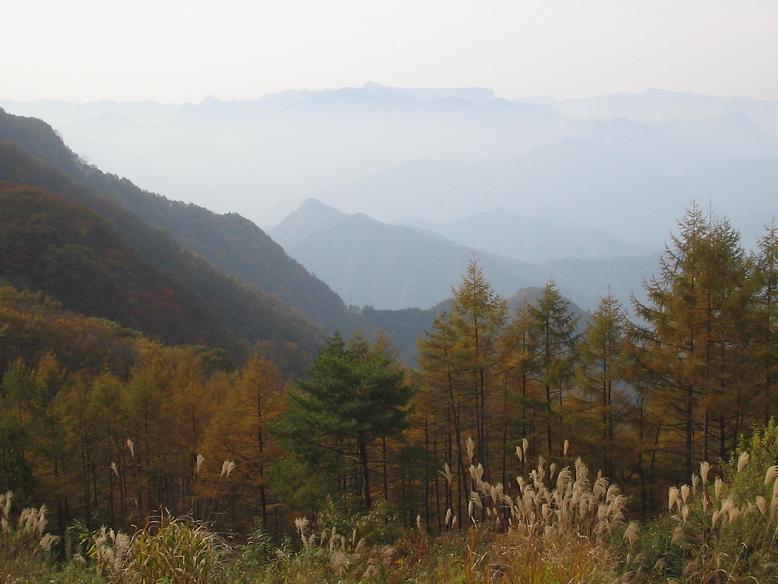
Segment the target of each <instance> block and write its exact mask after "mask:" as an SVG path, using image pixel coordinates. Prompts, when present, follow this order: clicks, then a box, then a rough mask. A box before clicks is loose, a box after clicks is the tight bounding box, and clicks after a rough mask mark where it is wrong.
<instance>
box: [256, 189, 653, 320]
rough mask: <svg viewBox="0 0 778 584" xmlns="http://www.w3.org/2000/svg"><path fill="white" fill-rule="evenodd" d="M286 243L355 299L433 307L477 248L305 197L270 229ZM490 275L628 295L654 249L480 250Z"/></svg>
mask: <svg viewBox="0 0 778 584" xmlns="http://www.w3.org/2000/svg"><path fill="white" fill-rule="evenodd" d="M271 235H272V236H273V238H274V239H276V240H277V241H278V242H279V243H281V245H282V246H283V247H284V249H285V250H286V251H287V252H288V253H289V254H290V255H292V257H295V258H297V259H298V260H299V261H300V262H301V263H302V264H303V265H305V266H306V267H307V268H308V269H309V270H311V271H312V272H314V273H316V274H317V275H318V276H319V277H321V278H322V279H323V280H325V281H326V282H328V283H329V284H330V286H332V287H333V288H334V289H335V290H336V291H337V292H338V293H339V294H340V295H341V296H342V297H343V298H344V299H345V300H346V302H348V303H350V304H355V305H367V306H371V307H373V308H376V309H403V308H412V307H421V308H424V307H430V306H433V305H434V304H436V303H437V302H439V300H440V298H446V297H448V296H449V294H450V290H451V287H452V286H454V285H456V284H457V283H458V282H459V280H460V278H461V274H462V272H463V270H464V268H465V266H466V265H467V262H468V261H469V260H470V258H472V257H473V254H474V253H475V250H473V249H472V248H467V247H464V246H461V245H457V244H456V243H454V242H452V241H450V240H447V239H445V238H444V237H442V236H440V235H437V234H434V233H431V232H427V231H424V230H420V229H417V228H412V227H406V226H401V225H390V224H387V223H382V222H380V221H377V220H375V219H372V218H370V217H368V216H367V215H364V214H361V213H356V214H352V215H350V214H347V213H342V212H340V211H338V210H337V209H334V208H332V207H330V206H328V205H325V204H324V203H321V202H320V201H316V200H310V199H309V200H307V201H306V202H304V203H303V204H302V205H301V206H300V208H299V209H298V210H297V211H295V212H294V213H292V214H290V215H289V216H288V217H287V218H286V219H285V220H284V221H282V222H281V223H280V224H279V225H278V226H276V227H275V228H273V229H272V230H271ZM477 255H478V257H479V259H480V263H481V265H482V267H483V269H484V274H485V276H486V278H487V279H488V280H489V281H490V282H491V283H492V285H493V286H494V287H495V289H496V290H497V292H498V293H500V294H502V295H505V296H508V295H511V294H513V292H515V291H516V290H518V289H521V288H525V287H527V286H540V285H543V283H544V282H545V281H546V280H547V279H549V278H551V277H553V278H555V279H556V280H557V282H558V283H559V286H560V289H561V290H562V292H563V293H564V294H565V295H567V296H568V297H569V298H571V299H572V300H573V301H575V302H577V303H579V304H581V305H582V306H584V307H593V306H595V305H596V303H597V301H598V300H599V298H600V297H601V296H602V295H604V294H606V293H607V292H608V286H609V285H610V288H611V291H612V293H613V294H614V295H616V296H617V297H619V298H621V299H622V300H623V301H625V302H628V301H629V297H630V294H631V293H632V292H635V293H636V294H638V295H640V294H641V283H642V278H643V277H648V276H650V275H651V273H653V272H654V270H655V269H656V260H657V255H656V254H654V255H647V256H642V257H635V258H613V259H608V260H597V261H588V260H556V261H550V262H545V263H530V262H524V261H521V260H516V259H511V258H505V257H502V256H497V255H494V254H489V253H483V252H480V251H479V252H477Z"/></svg>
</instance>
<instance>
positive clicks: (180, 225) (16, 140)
mask: <svg viewBox="0 0 778 584" xmlns="http://www.w3.org/2000/svg"><path fill="white" fill-rule="evenodd" d="M4 140H5V141H9V142H11V143H13V144H15V145H16V146H18V147H19V148H20V149H22V150H23V151H25V152H26V153H28V154H30V155H32V156H34V157H36V158H39V159H40V160H42V161H44V162H45V163H46V164H48V165H50V166H52V167H53V168H54V169H56V170H59V171H60V172H62V173H63V174H64V175H65V176H66V177H67V178H68V179H69V180H70V181H72V182H74V183H75V184H78V185H81V186H83V187H85V188H87V189H89V190H91V191H94V192H96V193H100V194H103V195H109V196H111V197H113V198H114V199H116V200H117V201H118V202H120V203H121V205H122V206H123V207H124V208H126V209H127V210H129V211H131V212H132V213H134V214H135V215H136V216H137V217H139V218H140V219H141V220H142V221H143V222H145V223H146V224H148V225H150V226H152V227H155V228H157V229H162V230H164V231H165V232H166V233H167V234H168V235H169V236H170V237H171V238H172V239H173V240H174V241H175V242H176V243H177V244H178V245H180V246H181V247H183V248H184V249H187V250H189V251H191V252H193V253H195V254H197V255H199V256H202V257H203V258H205V259H207V260H208V261H209V262H210V263H212V264H213V265H214V266H215V267H217V268H218V269H220V270H221V271H223V272H224V273H226V274H229V275H233V276H237V277H239V278H240V279H241V280H243V281H244V282H246V283H247V284H250V285H253V286H255V287H257V288H258V289H260V290H262V291H263V292H265V293H268V294H273V295H275V296H277V297H278V298H280V299H282V301H283V302H285V303H288V304H291V305H292V306H294V307H295V308H297V309H298V310H299V311H300V312H302V313H303V314H304V315H305V316H306V317H307V318H309V319H311V320H313V321H315V322H317V323H319V324H320V325H322V326H324V327H326V328H329V329H332V330H334V329H335V328H341V329H345V330H347V331H352V330H354V329H355V328H356V322H355V317H354V315H353V314H351V313H350V312H349V311H348V310H347V309H346V307H345V305H344V304H343V301H342V300H341V299H340V298H339V297H338V295H337V294H335V293H334V292H333V291H332V290H330V289H329V288H328V287H327V285H326V284H324V283H323V282H322V281H320V280H318V279H316V278H315V277H313V276H311V275H310V274H309V273H308V272H307V271H306V270H305V268H303V267H302V266H301V265H300V264H299V263H298V262H296V261H295V260H293V259H291V258H290V257H289V256H287V255H286V254H285V253H284V251H283V250H282V249H281V247H280V246H279V245H278V244H276V243H275V242H274V241H273V240H271V239H270V237H269V236H268V235H267V234H266V233H265V232H263V231H262V230H261V229H260V228H258V227H257V226H256V225H254V224H253V223H252V222H251V221H248V220H247V219H244V218H243V217H241V216H240V215H238V214H236V213H228V214H226V215H219V214H216V213H213V212H211V211H208V210H207V209H204V208H202V207H199V206H197V205H192V204H186V203H181V202H177V201H171V200H169V199H167V198H165V197H163V196H160V195H157V194H154V193H150V192H148V191H144V190H142V189H140V188H138V187H137V186H135V185H134V184H133V183H132V182H130V181H129V180H127V179H122V178H119V177H117V176H116V175H112V174H107V173H104V172H102V171H100V170H99V169H97V168H95V167H94V166H89V165H87V164H85V163H84V162H83V161H82V160H81V159H80V158H79V157H78V156H77V155H76V154H75V153H74V152H73V151H71V150H70V149H69V148H68V147H67V146H66V145H65V144H64V143H63V141H62V139H61V138H60V136H58V135H57V134H56V133H55V132H54V130H52V128H51V127H50V126H49V125H48V124H46V123H45V122H43V121H41V120H38V119H35V118H24V117H19V116H13V115H11V114H8V113H6V112H3V111H2V110H0V142H2V141H4Z"/></svg>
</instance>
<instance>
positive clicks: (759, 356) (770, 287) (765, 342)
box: [754, 221, 778, 424]
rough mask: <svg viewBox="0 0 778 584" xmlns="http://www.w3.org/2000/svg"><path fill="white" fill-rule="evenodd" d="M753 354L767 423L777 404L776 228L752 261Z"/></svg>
mask: <svg viewBox="0 0 778 584" xmlns="http://www.w3.org/2000/svg"><path fill="white" fill-rule="evenodd" d="M755 263H756V274H755V275H756V278H755V280H756V286H757V296H756V303H755V304H756V306H755V319H756V323H755V325H756V326H755V328H756V335H757V338H756V351H755V357H756V359H755V363H754V365H755V366H756V367H757V369H758V371H759V376H760V378H761V379H760V385H761V391H760V394H761V396H760V397H761V399H760V400H759V403H760V407H761V408H762V409H763V421H764V423H765V424H767V423H768V421H769V420H770V418H771V416H774V415H775V412H776V406H775V403H776V400H778V391H776V385H778V225H776V224H775V221H773V222H772V223H770V224H769V225H768V226H767V227H766V228H765V231H764V234H763V235H762V237H761V239H760V240H759V250H758V254H757V257H756V262H755Z"/></svg>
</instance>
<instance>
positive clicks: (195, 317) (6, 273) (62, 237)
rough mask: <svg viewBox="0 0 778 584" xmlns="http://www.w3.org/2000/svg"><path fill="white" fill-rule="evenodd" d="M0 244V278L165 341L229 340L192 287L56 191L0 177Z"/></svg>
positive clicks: (227, 342)
mask: <svg viewBox="0 0 778 584" xmlns="http://www.w3.org/2000/svg"><path fill="white" fill-rule="evenodd" d="M0 249H2V250H3V253H2V255H0V280H5V281H7V282H9V283H10V284H12V285H13V286H15V287H17V288H25V289H30V290H42V291H45V292H46V293H47V294H49V295H51V296H53V297H55V298H57V299H59V300H60V301H62V303H63V304H64V306H65V307H66V308H69V309H71V310H74V311H76V312H80V313H83V314H87V315H93V316H102V317H105V318H109V319H111V320H114V321H116V322H119V323H121V324H123V325H125V326H129V327H132V328H134V329H138V330H143V331H145V332H147V333H149V334H152V335H154V336H158V337H160V338H162V339H164V340H166V341H168V342H171V343H199V344H205V343H210V344H217V345H227V346H228V345H229V343H230V339H229V333H228V332H227V330H226V329H225V328H224V326H223V325H221V324H220V323H219V322H218V321H217V320H216V319H215V318H214V317H213V315H211V314H210V313H209V312H208V311H207V310H205V308H204V307H203V306H202V305H201V304H200V303H199V302H198V301H197V300H196V298H195V297H194V296H193V295H192V294H190V293H189V292H188V291H186V290H183V289H181V287H180V286H178V285H177V284H175V283H173V282H171V281H169V280H168V279H167V278H165V277H164V276H162V275H161V274H159V273H158V272H157V271H156V270H154V269H153V268H151V267H150V266H148V265H147V264H146V263H145V262H143V261H142V260H140V259H139V258H138V257H137V255H136V254H135V253H133V252H132V251H131V250H129V249H127V248H126V247H125V246H124V245H123V244H122V243H121V241H120V240H119V237H118V235H117V234H116V232H115V231H114V229H113V227H112V226H111V224H110V223H109V222H108V221H106V220H104V219H102V218H100V217H99V216H98V215H97V214H96V213H94V212H92V211H90V210H88V209H87V208H86V207H83V206H81V205H76V204H73V203H69V202H67V201H66V200H65V199H63V198H62V197H57V196H54V195H52V194H50V193H47V192H46V191H43V190H41V189H38V188H35V187H30V186H27V185H13V184H8V183H6V184H4V185H0Z"/></svg>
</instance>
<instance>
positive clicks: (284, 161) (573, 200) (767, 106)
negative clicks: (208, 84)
mask: <svg viewBox="0 0 778 584" xmlns="http://www.w3.org/2000/svg"><path fill="white" fill-rule="evenodd" d="M2 104H5V105H6V107H7V108H8V109H9V110H10V111H13V112H17V113H26V114H27V115H36V116H39V117H43V118H44V119H46V120H47V121H49V122H51V123H52V124H53V125H54V127H55V128H56V129H57V130H58V131H60V132H61V133H62V134H63V136H64V137H65V138H66V140H67V141H68V143H69V144H70V145H71V147H73V148H75V149H76V150H77V151H78V152H79V153H80V154H81V155H83V156H84V157H85V158H86V159H88V160H90V161H91V162H93V163H95V164H97V165H99V166H100V167H103V168H110V169H112V170H113V171H115V172H117V173H118V174H120V175H123V176H128V177H130V178H132V179H133V180H134V181H135V182H136V183H138V184H142V185H144V186H146V187H148V188H151V189H152V190H154V191H157V192H162V193H165V194H166V195H167V196H168V197H171V198H173V199H179V200H185V201H189V202H192V203H196V204H198V205H200V206H203V207H205V208H208V209H212V210H216V211H218V212H222V213H229V212H239V213H240V214H241V215H242V216H244V217H246V218H248V219H250V220H252V221H253V222H254V223H256V224H258V225H274V224H277V223H278V221H280V220H281V219H282V218H283V217H284V216H286V215H287V214H288V213H290V212H291V211H293V210H294V209H295V208H296V207H297V206H298V205H299V204H300V203H301V202H302V201H303V200H305V199H306V198H309V197H314V198H317V199H319V200H322V201H324V202H325V203H327V204H330V205H333V206H335V207H337V208H339V209H342V210H344V211H346V212H350V213H355V212H363V213H366V214H368V215H369V216H371V217H374V218H376V219H379V220H381V221H388V222H397V221H398V220H400V219H404V218H411V219H413V220H416V221H420V222H423V223H430V222H434V223H438V222H448V221H451V220H456V219H461V218H463V217H466V216H469V215H474V214H476V213H479V212H483V211H484V210H488V209H491V208H496V207H500V208H504V209H507V210H509V211H511V212H513V213H516V214H518V215H521V216H522V217H533V218H537V219H540V220H545V221H550V222H552V223H554V224H555V225H558V226H560V227H562V228H564V229H567V230H582V229H583V230H595V231H605V232H607V233H610V234H612V235H613V236H614V237H615V238H616V239H618V240H620V241H624V242H628V243H631V244H639V245H648V246H650V247H651V248H652V249H656V248H658V247H661V245H662V242H663V241H664V240H665V239H666V237H667V233H668V230H669V228H670V227H672V225H673V221H674V220H675V219H676V218H677V217H678V216H679V215H680V213H681V212H682V211H683V209H684V207H685V206H687V205H688V204H689V203H690V201H691V200H692V199H697V200H698V201H699V202H700V204H702V205H704V206H706V207H707V206H711V207H712V208H713V210H714V211H717V212H719V213H721V214H725V215H727V216H729V217H730V218H731V219H732V220H733V222H735V223H736V224H737V225H739V226H740V228H741V229H742V230H743V235H744V239H745V241H746V243H747V245H751V244H752V243H753V241H754V240H755V239H756V237H757V236H758V235H759V233H760V232H761V229H762V227H763V223H764V222H765V221H769V218H770V217H771V216H772V215H773V214H774V213H775V209H774V205H773V201H774V200H775V199H776V197H778V186H776V185H778V180H776V178H778V148H777V147H776V140H778V101H775V100H773V101H770V100H755V99H746V98H719V97H712V96H702V95H694V94H686V93H674V92H667V91H657V90H652V91H647V92H643V93H639V94H616V95H607V96H598V97H591V98H584V99H574V100H572V99H563V100H557V99H550V98H530V99H502V98H500V97H498V96H496V95H495V94H494V92H492V91H491V90H489V89H488V88H452V89H425V88H396V87H387V86H383V85H378V84H375V83H368V84H366V85H364V86H362V87H345V88H339V89H332V90H322V91H304V90H294V91H285V92H281V93H278V94H273V95H267V96H262V97H259V98H256V99H249V100H243V101H223V100H219V99H216V98H208V99H206V100H203V101H202V102H201V103H198V104H157V103H154V102H128V103H123V102H97V103H91V104H90V103H86V104H74V103H66V102H51V101H47V102H30V103H21V102H2V101H0V105H2ZM524 259H532V260H539V259H541V258H540V257H526V258H524Z"/></svg>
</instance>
